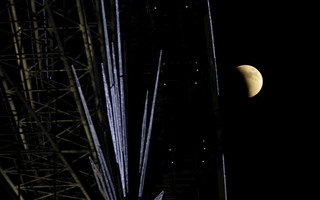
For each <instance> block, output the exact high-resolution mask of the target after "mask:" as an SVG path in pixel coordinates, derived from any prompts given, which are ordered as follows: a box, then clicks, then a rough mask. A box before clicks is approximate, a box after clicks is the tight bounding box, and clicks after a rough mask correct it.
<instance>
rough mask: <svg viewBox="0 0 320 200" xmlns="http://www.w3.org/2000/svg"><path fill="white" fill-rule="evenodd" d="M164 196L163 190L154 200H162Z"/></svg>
mask: <svg viewBox="0 0 320 200" xmlns="http://www.w3.org/2000/svg"><path fill="white" fill-rule="evenodd" d="M163 194H164V191H163V190H162V191H161V192H160V194H159V195H158V196H157V197H156V198H155V199H154V200H162V197H163Z"/></svg>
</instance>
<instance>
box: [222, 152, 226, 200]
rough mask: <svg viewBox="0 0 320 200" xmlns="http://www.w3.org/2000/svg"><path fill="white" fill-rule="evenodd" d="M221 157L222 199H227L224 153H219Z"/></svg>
mask: <svg viewBox="0 0 320 200" xmlns="http://www.w3.org/2000/svg"><path fill="white" fill-rule="evenodd" d="M221 157H222V173H223V185H224V199H225V200H227V199H228V196H227V178H226V167H225V161H224V154H222V155H221Z"/></svg>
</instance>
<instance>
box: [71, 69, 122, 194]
mask: <svg viewBox="0 0 320 200" xmlns="http://www.w3.org/2000/svg"><path fill="white" fill-rule="evenodd" d="M71 68H72V72H73V75H74V78H75V82H76V86H77V89H78V91H79V95H80V99H81V102H82V106H83V109H84V112H85V115H86V119H87V122H88V124H89V128H90V133H91V136H92V139H93V143H94V146H95V149H96V152H97V155H98V160H99V163H100V166H101V169H102V172H103V176H104V180H105V183H106V186H107V190H108V193H109V196H110V199H111V200H113V199H116V195H115V189H114V185H113V182H112V179H111V176H110V172H109V169H108V166H107V163H106V160H105V157H104V155H103V152H102V150H101V145H100V142H99V139H98V136H97V133H96V130H95V128H94V126H93V123H92V119H91V116H90V113H89V109H88V106H87V103H86V100H85V98H84V95H83V92H82V89H81V86H80V82H79V79H78V76H77V73H76V70H75V69H74V67H73V65H72V66H71Z"/></svg>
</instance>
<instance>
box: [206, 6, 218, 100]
mask: <svg viewBox="0 0 320 200" xmlns="http://www.w3.org/2000/svg"><path fill="white" fill-rule="evenodd" d="M207 4H208V14H209V24H210V36H211V45H212V56H213V63H214V70H215V78H216V86H217V88H216V89H217V94H218V95H219V81H218V70H217V58H216V47H215V44H214V35H213V25H212V16H211V6H210V0H207Z"/></svg>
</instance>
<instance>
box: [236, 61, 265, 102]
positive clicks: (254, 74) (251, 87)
mask: <svg viewBox="0 0 320 200" xmlns="http://www.w3.org/2000/svg"><path fill="white" fill-rule="evenodd" d="M237 69H238V71H239V72H240V73H241V75H242V77H243V78H244V80H245V83H246V85H247V88H248V97H249V98H251V97H253V96H255V95H256V94H258V93H259V92H260V90H261V88H262V83H263V80H262V75H261V73H260V72H259V71H258V70H257V69H256V68H255V67H253V66H251V65H240V66H238V67H237Z"/></svg>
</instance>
